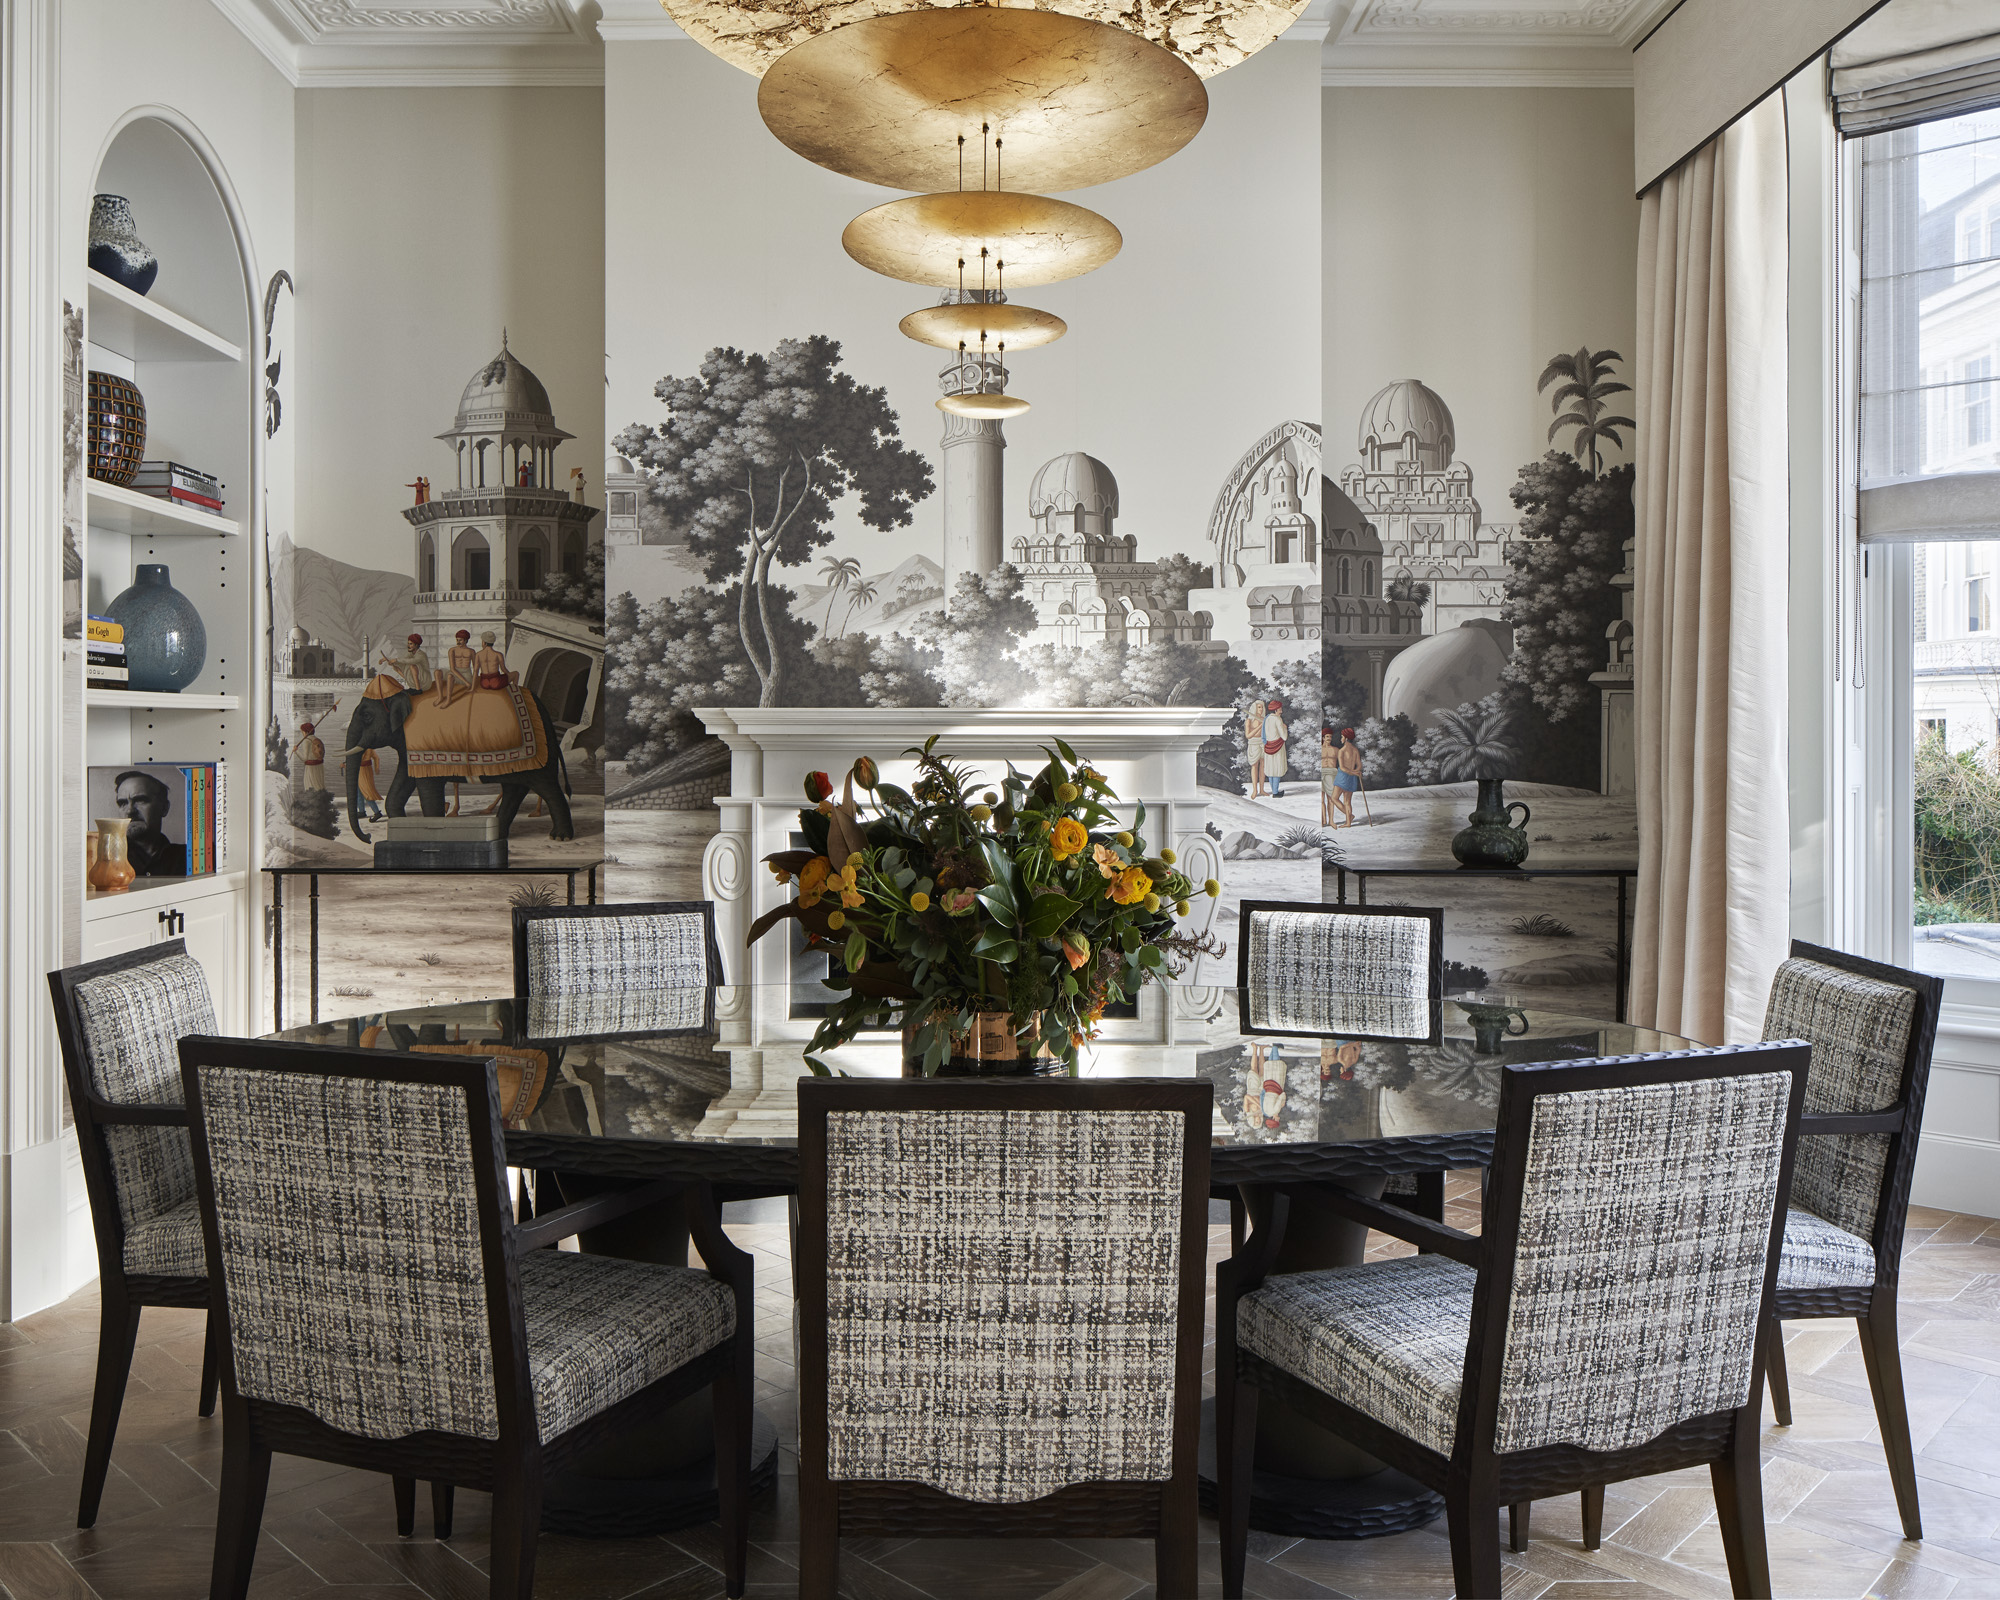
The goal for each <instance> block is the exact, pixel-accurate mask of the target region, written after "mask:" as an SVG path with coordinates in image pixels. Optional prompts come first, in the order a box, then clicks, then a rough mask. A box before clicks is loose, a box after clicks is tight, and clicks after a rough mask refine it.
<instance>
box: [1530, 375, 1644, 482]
mask: <svg viewBox="0 0 2000 1600" xmlns="http://www.w3.org/2000/svg"><path fill="white" fill-rule="evenodd" d="M1624 359H1625V358H1624V357H1623V356H1621V355H1620V354H1619V353H1618V352H1617V351H1616V350H1592V349H1590V348H1589V347H1588V346H1585V347H1584V348H1583V349H1580V350H1578V351H1577V352H1576V354H1575V355H1561V356H1551V357H1550V358H1549V364H1548V365H1547V366H1546V367H1544V368H1542V375H1541V378H1540V379H1539V380H1538V381H1537V382H1536V384H1535V393H1537V394H1540V393H1541V392H1542V391H1543V390H1545V389H1547V388H1548V386H1549V385H1550V384H1552V383H1554V382H1556V380H1557V379H1558V378H1560V379H1561V380H1562V383H1561V386H1560V387H1559V388H1558V389H1557V390H1556V392H1555V393H1554V394H1553V395H1551V396H1549V403H1550V404H1551V405H1552V406H1554V407H1555V410H1556V420H1555V421H1554V422H1551V423H1550V424H1549V441H1550V442H1551V443H1554V441H1555V437H1556V435H1557V434H1559V433H1561V432H1563V431H1564V430H1565V429H1569V428H1574V429H1575V430H1576V438H1575V439H1573V440H1572V441H1571V443H1570V448H1571V449H1572V450H1573V451H1574V452H1575V454H1576V458H1577V460H1578V461H1582V460H1583V459H1584V458H1585V456H1586V454H1587V455H1588V456H1589V459H1590V475H1591V476H1592V477H1593V478H1596V477H1601V476H1602V475H1603V473H1604V458H1603V456H1602V454H1601V453H1600V452H1599V450H1598V445H1599V443H1600V442H1603V443H1609V444H1614V445H1616V446H1617V447H1618V448H1619V449H1621V450H1622V449H1624V448H1625V441H1624V439H1622V438H1621V437H1620V436H1619V433H1618V430H1619V429H1620V428H1636V427H1638V426H1639V424H1638V423H1636V422H1634V421H1633V420H1632V419H1631V418H1630V417H1607V416H1606V415H1605V414H1604V402H1605V401H1606V400H1608V399H1609V398H1610V397H1611V396H1612V395H1614V394H1629V393H1630V392H1631V389H1632V386H1631V385H1630V384H1629V383H1617V382H1614V381H1613V380H1612V379H1611V377H1610V372H1611V366H1612V363H1613V362H1617V361H1623V360H1624ZM1564 405H1568V406H1569V410H1567V411H1565V410H1563V409H1562V408H1563V406H1564Z"/></svg>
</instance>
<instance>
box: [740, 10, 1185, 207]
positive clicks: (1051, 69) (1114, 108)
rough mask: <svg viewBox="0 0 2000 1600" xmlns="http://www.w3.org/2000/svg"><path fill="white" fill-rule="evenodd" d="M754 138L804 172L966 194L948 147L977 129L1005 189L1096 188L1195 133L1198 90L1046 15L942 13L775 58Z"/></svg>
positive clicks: (1089, 26) (1142, 52)
mask: <svg viewBox="0 0 2000 1600" xmlns="http://www.w3.org/2000/svg"><path fill="white" fill-rule="evenodd" d="M757 109H758V111H759V112H760V113H761V114H762V115H763V118H764V125H765V126H766V127H768V128H769V129H770V130H771V132H772V133H774V134H775V135H777V137H778V138H779V140H781V141H782V142H783V143H784V144H786V145H789V146H790V147H791V148H792V149H793V150H796V151H797V152H798V153H799V154H800V155H802V156H804V157H805V158H806V159H807V160H808V161H814V162H817V163H818V164H819V165H821V166H823V167H830V168H831V169H832V170H833V171H835V172H840V173H845V174H846V175H847V176H848V177H850V178H859V179H861V180H862V181H863V182H865V183H879V184H881V185H883V186H884V187H885V188H890V189H912V190H919V191H923V190H941V189H947V188H950V187H953V186H954V185H957V186H959V187H963V182H962V179H963V174H962V173H961V172H960V171H959V170H958V163H959V162H960V161H961V159H962V157H961V153H960V151H961V148H962V147H960V146H957V145H956V144H955V141H956V140H957V139H958V137H959V136H960V135H962V134H964V133H965V132H966V131H967V129H968V127H969V126H970V125H974V124H981V123H984V124H987V125H989V126H990V127H992V128H993V129H994V130H995V131H996V132H998V133H999V134H1001V135H1002V136H1003V137H1004V138H1005V141H1006V150H1007V172H1008V176H1009V178H1010V179H1011V181H1012V182H1013V184H1014V186H1015V187H1016V188H1017V189H1028V190H1033V191H1035V192H1037V193H1043V194H1046V193H1050V192H1052V191H1060V190H1064V189H1081V188H1084V187H1086V186H1088V185H1090V184H1096V183H1108V182H1110V181H1111V180H1112V179H1114V178H1122V177H1126V176H1127V175H1129V174H1131V173H1134V172H1139V171H1141V170H1143V169H1144V168H1146V167H1150V166H1152V165H1154V164H1155V163H1156V162H1160V161H1164V160H1166V158H1167V157H1168V156H1170V155H1172V154H1173V153H1174V152H1175V151H1177V150H1179V149H1180V148H1181V147H1182V146H1183V145H1185V144H1186V143H1187V142H1188V141H1189V140H1190V139H1192V138H1193V137H1194V136H1195V135H1196V134H1197V133H1199V132H1201V125H1202V122H1203V121H1204V119H1205V118H1206V117H1207V115H1208V91H1207V90H1206V89H1205V88H1203V87H1202V82H1201V79H1200V78H1199V77H1198V76H1197V75H1196V74H1195V72H1194V70H1193V69H1192V68H1191V67H1189V66H1188V65H1187V63H1186V62H1184V61H1183V60H1181V58H1180V57H1179V56H1177V55H1175V54H1174V53H1173V52H1172V51H1170V50H1165V49H1162V48H1161V47H1160V46H1159V45H1156V44H1150V43H1148V42H1147V41H1146V40H1144V39H1141V38H1139V37H1138V36H1137V35H1136V34H1132V33H1128V32H1126V31H1125V29H1123V28H1116V27H1112V26H1110V25H1109V24H1108V23H1103V22H1092V21H1089V20H1086V19H1084V18H1081V17H1072V16H1064V15H1062V14H1060V13H1058V12H1053V11H1023V10H1014V9H1009V8H1004V7H999V6H947V7H943V8H940V9H935V10H929V11H906V12H902V13H899V14H897V15H894V16H882V17H872V18H870V19H868V20H866V21H863V22H853V23H849V24H848V25H847V26H845V27H841V28H836V29H834V30H833V31H831V32H829V33H821V34H817V35H815V36H813V37H812V38H809V39H807V40H806V41H805V42H804V43H802V44H800V45H798V46H797V47H795V48H794V49H792V50H790V51H787V52H786V54H785V55H784V56H783V57H782V58H781V59H780V60H779V61H778V62H777V63H776V64H775V65H774V66H773V67H772V68H771V70H770V71H769V72H768V73H766V74H765V76H764V81H763V82H762V83H761V84H759V85H758V86H757Z"/></svg>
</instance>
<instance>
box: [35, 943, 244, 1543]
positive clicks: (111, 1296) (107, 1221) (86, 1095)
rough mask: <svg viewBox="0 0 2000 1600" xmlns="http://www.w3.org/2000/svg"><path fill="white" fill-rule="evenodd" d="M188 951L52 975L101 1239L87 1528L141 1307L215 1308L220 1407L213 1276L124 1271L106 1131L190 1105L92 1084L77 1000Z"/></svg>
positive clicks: (205, 1382)
mask: <svg viewBox="0 0 2000 1600" xmlns="http://www.w3.org/2000/svg"><path fill="white" fill-rule="evenodd" d="M186 954H187V944H186V941H185V940H181V939H163V940H162V941H161V942H160V943H158V944H154V945H145V946H142V947H141V948H140V949H137V950H128V951H126V952H124V953H123V954H120V955H115V956H107V957H105V958H104V959H103V960H102V961H87V962H85V963H84V964H83V965H81V966H76V967H64V968H63V969H62V970H61V971H59V972H51V973H50V974H49V996H50V998H51V1000H52V1001H53V1002H54V1005H55V1015H56V1040H57V1043H58V1044H59V1045H60V1046H61V1048H62V1063H63V1079H64V1081H65V1082H66V1083H67V1084H68V1086H69V1103H70V1111H71V1113H72V1114H73V1115H74V1117H75V1118H76V1144H77V1154H78V1156H79V1157H80V1159H81V1161H82V1165H83V1189H84V1193H85V1194H86V1195H87V1196H89V1199H90V1225H91V1231H92V1233H93V1234H94V1235H95V1236H96V1240H97V1276H98V1286H99V1310H98V1330H97V1377H96V1382H95V1385H94V1387H93V1389H92V1391H91V1397H90V1432H89V1434H88V1436H87V1437H86V1438H85V1441H84V1447H83V1486H82V1489H81V1491H80V1493H79V1495H78V1498H77V1508H76V1525H77V1526H78V1527H79V1528H88V1527H90V1526H92V1525H93V1524H94V1523H95V1522H96V1521H97V1508H98V1504H99V1502H100V1501H101V1500H102V1499H103V1496H104V1480H105V1477H106V1476H107V1475H108V1474H109V1472H110V1470H111V1446H112V1442H113V1440H114V1438H115V1437H116V1435H117V1432H118V1415H119V1412H120V1411H121V1410H123V1408H124V1403H125V1385H126V1382H127V1380H128V1379H129V1378H130V1376H131V1373H132V1351H133V1347H134V1345H135V1343H136V1341H137V1339H138V1336H139V1313H140V1311H141V1310H142V1309H143V1308H145V1307H146V1306H177V1307H180V1308H182V1309H186V1310H206V1311H207V1312H208V1314H209V1318H208V1338H207V1347H206V1349H205V1350H204V1351H203V1352H202V1358H201V1402H200V1415H202V1416H204V1417H206V1416H212V1415H213V1414H214V1412H215V1396H216V1355H217V1351H216V1317H215V1310H214V1307H213V1306H212V1305H211V1304H210V1302H209V1294H208V1279H207V1277H206V1276H203V1277H199V1278H178V1277H164V1276H158V1275H155V1274H150V1273H137V1272H132V1273H128V1272H127V1271H126V1270H125V1220H124V1216H123V1214H122V1212H121V1211H120V1210H119V1206H118V1184H117V1180H116V1178H115V1177H114V1176H113V1174H112V1168H111V1152H110V1151H109V1149H108V1148H107V1147H106V1145H105V1139H104V1130H105V1129H106V1128H112V1127H143V1128H161V1127H167V1128H184V1127H186V1126H187V1111H186V1110H185V1109H184V1108H183V1107H181V1106H142V1105H119V1104H117V1103H115V1102H113V1101H110V1100H106V1099H104V1098H103V1097H102V1096H101V1095H99V1094H98V1093H97V1091H96V1090H95V1089H94V1088H93V1087H92V1086H91V1081H90V1068H89V1066H88V1065H87V1063H86V1062H85V1060H84V1049H83V1019H82V1017H81V1016H80V1015H79V1014H78V1011H77V1004H76V990H77V986H78V985H79V984H83V983H88V982H89V981H90V980H91V979H93V978H102V977H106V976H109V975H110V974H112V973H116V972H129V971H131V970H132V969H133V968H135V967H144V966H150V965H152V964H153V963H154V962H158V961H169V960H172V959H174V958H176V957H179V956H184V955H186Z"/></svg>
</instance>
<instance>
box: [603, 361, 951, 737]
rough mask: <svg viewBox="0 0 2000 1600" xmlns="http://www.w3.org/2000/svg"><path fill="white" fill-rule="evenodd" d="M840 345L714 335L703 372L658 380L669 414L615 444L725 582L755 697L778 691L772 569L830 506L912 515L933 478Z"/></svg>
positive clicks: (796, 562) (822, 527) (791, 554)
mask: <svg viewBox="0 0 2000 1600" xmlns="http://www.w3.org/2000/svg"><path fill="white" fill-rule="evenodd" d="M839 366H840V344H839V342H838V341H837V340H833V339H828V338H825V337H824V336H821V335H817V334H816V335H814V336H813V337H811V338H809V339H784V340H780V341H779V343H778V346H777V348H776V349H775V350H772V351H771V352H770V353H769V354H768V355H755V354H749V353H746V352H744V351H742V350H737V349H734V348H732V347H728V346H717V347H716V348H715V349H713V350H711V351H709V353H708V355H707V357H706V358H705V359H704V360H703V361H702V364H701V371H700V375H699V376H698V377H693V378H676V377H666V378H662V379H661V380H660V381H659V382H658V383H657V384H655V385H654V386H653V393H654V394H655V395H657V396H658V397H659V399H660V400H662V401H663V402H664V403H665V404H666V407H667V413H668V414H667V420H666V421H665V422H663V423H659V424H657V425H655V426H652V427H648V426H646V425H645V424H643V423H635V424H633V425H632V426H631V427H628V428H626V429H624V430H623V431H622V432H620V434H619V435H618V438H617V440H616V441H615V448H616V449H617V450H618V451H619V452H620V453H621V454H623V455H626V456H629V457H630V458H631V459H632V460H633V461H634V462H635V463H636V464H637V465H638V466H639V467H640V469H641V470H642V471H644V472H645V473H646V475H647V479H648V483H647V489H648V493H649V495H650V497H651V499H652V500H653V501H654V502H655V503H656V504H657V505H658V506H659V507H660V508H661V509H662V510H663V511H664V512H666V513H667V515H668V517H669V518H670V519H671V520H672V521H673V522H674V523H675V524H676V525H680V526H684V527H685V528H686V529H687V540H688V548H689V550H690V551H691V552H692V553H693V554H694V556H695V557H696V559H698V560H699V561H701V562H702V567H703V575H704V576H705V577H706V578H707V579H708V581H709V582H710V583H714V584H725V585H733V586H734V594H735V602H736V629H737V633H738V635H739V637H740V639H741V642H742V649H743V655H744V657H745V658H746V659H747V660H748V662H749V664H750V667H751V669H752V670H753V671H754V672H755V673H756V675H757V681H758V695H757V703H758V704H759V705H762V706H775V705H780V704H783V703H784V700H783V695H784V688H785V665H786V663H785V654H786V651H785V649H784V643H783V637H782V635H783V631H784V619H783V618H782V617H780V616H779V615H778V614H777V608H779V607H786V608H788V607H789V599H788V598H787V599H784V600H779V599H778V595H779V594H781V593H784V591H781V590H779V589H778V588H777V586H776V585H775V584H774V583H773V581H772V568H773V567H779V568H782V567H796V566H802V565H803V564H804V563H806V562H807V561H810V560H811V559H812V557H813V553H814V552H815V551H817V550H819V549H822V548H823V547H824V546H825V545H827V544H828V543H829V542H830V541H831V540H832V538H833V528H832V522H833V508H834V505H835V503H836V502H838V501H839V500H841V499H842V498H844V497H845V496H847V495H848V494H857V495H859V496H860V501H861V505H860V515H861V521H862V522H863V523H864V524H865V525H866V526H868V527H871V528H876V529H879V530H881V531H884V532H886V531H888V530H889V529H891V528H898V527H907V526H908V525H909V523H910V512H911V508H912V507H914V506H915V505H916V503H917V502H918V501H919V500H921V499H923V498H924V497H925V496H926V495H928V494H929V493H930V492H931V490H932V488H933V487H934V485H933V484H932V481H931V471H930V465H929V463H928V462H926V461H925V460H924V458H923V457H922V456H920V455H918V454H917V453H916V452H915V451H913V450H910V449H908V448H907V447H906V446H905V445H904V444H903V442H902V439H901V436H900V434H899V433H898V431H897V426H896V420H897V419H896V413H895V412H894V411H893V410H891V409H890V407H889V403H888V395H887V391H885V390H883V389H879V388H874V389H871V388H866V387H864V386H862V385H861V384H859V383H857V382H855V380H854V378H853V376H852V375H851V374H849V373H845V372H841V371H839V370H838V368H839Z"/></svg>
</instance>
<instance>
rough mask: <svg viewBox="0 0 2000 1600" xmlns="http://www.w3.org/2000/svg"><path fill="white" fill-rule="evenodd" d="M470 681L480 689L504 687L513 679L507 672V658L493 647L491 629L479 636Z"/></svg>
mask: <svg viewBox="0 0 2000 1600" xmlns="http://www.w3.org/2000/svg"><path fill="white" fill-rule="evenodd" d="M472 681H473V683H474V685H476V686H477V687H478V688H481V689H504V688H506V687H507V685H508V684H509V683H511V682H513V681H514V680H513V679H511V678H510V677H509V676H508V674H507V658H506V657H505V656H503V655H502V654H501V653H500V652H499V651H498V650H495V649H494V648H493V630H492V629H491V628H488V629H487V630H486V631H485V632H484V633H482V634H481V635H480V636H479V653H478V654H477V655H476V656H474V657H473V658H472Z"/></svg>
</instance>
